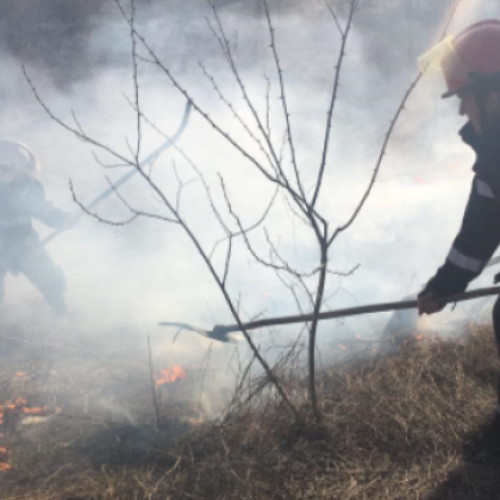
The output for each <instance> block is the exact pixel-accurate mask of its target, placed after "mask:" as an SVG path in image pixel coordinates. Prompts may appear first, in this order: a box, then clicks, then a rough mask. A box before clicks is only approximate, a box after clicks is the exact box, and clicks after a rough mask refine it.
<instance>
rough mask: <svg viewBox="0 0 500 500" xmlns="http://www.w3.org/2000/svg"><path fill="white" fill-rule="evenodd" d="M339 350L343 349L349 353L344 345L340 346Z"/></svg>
mask: <svg viewBox="0 0 500 500" xmlns="http://www.w3.org/2000/svg"><path fill="white" fill-rule="evenodd" d="M339 349H342V350H343V351H347V346H345V345H344V344H339Z"/></svg>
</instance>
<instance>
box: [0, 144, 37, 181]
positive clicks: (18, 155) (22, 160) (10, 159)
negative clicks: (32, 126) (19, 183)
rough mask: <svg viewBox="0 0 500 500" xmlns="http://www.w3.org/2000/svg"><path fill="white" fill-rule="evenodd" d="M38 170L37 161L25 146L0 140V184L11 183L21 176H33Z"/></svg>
mask: <svg viewBox="0 0 500 500" xmlns="http://www.w3.org/2000/svg"><path fill="white" fill-rule="evenodd" d="M39 170H40V167H39V165H38V161H37V159H36V158H35V155H34V154H33V153H32V152H31V151H30V150H29V149H28V147H27V146H25V145H24V144H21V143H20V142H16V141H9V140H5V139H1V140H0V182H12V181H14V180H16V179H17V178H18V177H19V176H21V175H35V174H36V173H37V172H38V171H39Z"/></svg>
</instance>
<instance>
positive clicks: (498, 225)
mask: <svg viewBox="0 0 500 500" xmlns="http://www.w3.org/2000/svg"><path fill="white" fill-rule="evenodd" d="M445 43H446V45H447V48H445V49H444V50H442V49H443V47H441V49H439V51H440V52H441V54H440V56H439V60H440V65H441V68H442V70H443V73H444V77H445V80H446V84H447V87H448V91H447V92H446V93H445V94H444V95H443V97H445V98H446V97H451V96H456V97H458V99H459V102H460V110H459V114H460V115H465V116H466V117H467V118H468V121H467V123H466V125H465V126H464V127H463V128H462V129H461V130H460V135H461V137H462V140H463V141H464V142H465V143H466V144H468V145H469V146H470V147H472V149H473V150H474V151H475V153H476V161H475V163H474V166H473V171H474V173H475V176H474V179H473V182H472V189H471V192H470V196H469V200H468V203H467V206H466V209H465V213H464V216H463V222H462V226H461V228H460V230H459V232H458V235H457V236H456V238H455V240H454V242H453V244H452V246H451V249H450V251H449V253H448V256H447V258H446V261H445V263H444V264H443V265H442V266H441V267H440V268H439V269H438V270H437V272H436V274H435V275H434V277H433V278H431V279H430V281H429V282H428V283H427V285H426V286H425V288H424V290H423V291H422V292H421V293H420V294H419V296H418V310H419V311H418V312H419V314H433V313H435V312H438V311H440V310H441V309H443V307H444V306H445V302H446V297H447V296H449V295H453V294H456V293H460V292H463V291H464V290H465V289H466V287H467V285H468V284H469V282H470V281H471V280H473V279H474V278H476V277H477V276H479V274H480V273H481V272H482V270H483V269H484V267H485V266H486V264H487V263H488V261H489V260H490V258H491V257H492V255H493V253H494V252H495V250H496V249H497V247H498V246H499V244H500V21H497V20H487V21H483V22H480V23H477V24H474V25H472V26H470V27H469V28H467V29H466V30H464V31H463V32H462V33H460V34H459V35H457V36H456V37H455V38H454V39H452V40H451V39H448V40H447V41H446V42H445ZM433 51H434V53H436V48H435V49H432V50H431V51H429V52H428V54H431V53H432V52H433ZM424 57H425V56H424ZM493 327H494V332H495V337H496V342H497V346H498V349H499V354H500V298H498V299H497V301H496V303H495V306H494V309H493ZM493 436H494V438H493V440H491V441H490V443H489V445H488V446H487V447H486V448H485V449H484V450H482V452H481V453H480V454H479V455H478V457H476V458H477V459H478V460H479V461H482V460H483V459H485V460H486V461H489V460H490V459H494V460H495V461H498V460H500V383H499V389H498V406H497V408H496V412H495V417H494V421H493Z"/></svg>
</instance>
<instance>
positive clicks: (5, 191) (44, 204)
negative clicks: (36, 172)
mask: <svg viewBox="0 0 500 500" xmlns="http://www.w3.org/2000/svg"><path fill="white" fill-rule="evenodd" d="M33 218H35V219H38V220H40V221H42V222H43V223H44V224H47V225H48V226H50V227H53V228H56V229H63V228H64V227H65V225H66V224H67V220H68V216H67V215H66V214H65V213H64V212H63V211H61V210H59V209H57V208H54V207H53V206H52V205H51V204H50V203H49V202H48V201H47V200H46V199H45V192H44V188H43V185H42V184H41V183H40V181H38V180H37V179H35V178H33V177H31V176H28V175H23V176H21V177H19V178H18V179H16V180H15V181H12V182H9V183H4V182H0V251H1V250H2V249H3V250H5V249H6V248H18V247H19V245H26V244H30V243H32V242H33V240H35V239H37V235H36V232H35V231H34V229H33V226H32V223H31V221H32V219H33Z"/></svg>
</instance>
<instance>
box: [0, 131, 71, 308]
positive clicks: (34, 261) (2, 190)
mask: <svg viewBox="0 0 500 500" xmlns="http://www.w3.org/2000/svg"><path fill="white" fill-rule="evenodd" d="M38 170H39V166H38V162H37V160H36V158H35V156H34V155H33V153H32V152H31V151H30V150H29V149H28V148H27V147H26V146H24V145H23V144H21V143H19V142H15V141H9V140H0V304H1V302H2V300H3V297H4V279H5V276H6V274H7V273H9V272H10V273H13V274H19V273H22V274H24V275H25V276H26V278H28V280H29V281H31V283H33V284H34V285H35V286H36V287H37V288H38V290H39V291H40V292H41V293H42V294H43V296H44V297H45V300H46V301H47V302H48V303H49V305H50V306H51V307H52V309H53V311H54V312H55V313H56V314H57V315H64V314H65V312H66V305H65V299H64V291H65V287H66V284H65V279H64V275H63V273H62V271H61V269H60V268H59V267H58V266H56V265H55V264H54V262H53V261H52V259H51V258H50V256H49V254H48V253H47V251H46V250H45V249H44V247H43V246H42V244H41V242H40V239H39V237H38V235H37V233H36V232H35V230H34V229H33V226H32V220H33V219H38V220H40V221H41V222H43V223H44V224H46V225H48V226H50V227H53V228H56V229H69V228H70V227H72V226H73V225H74V218H73V217H70V216H69V215H68V214H66V213H64V212H62V211H61V210H58V209H57V208H54V207H53V206H52V205H51V204H50V203H49V202H48V201H47V200H46V199H45V192H44V188H43V185H42V183H41V182H40V181H39V180H38V179H37V178H36V174H37V172H38Z"/></svg>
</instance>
